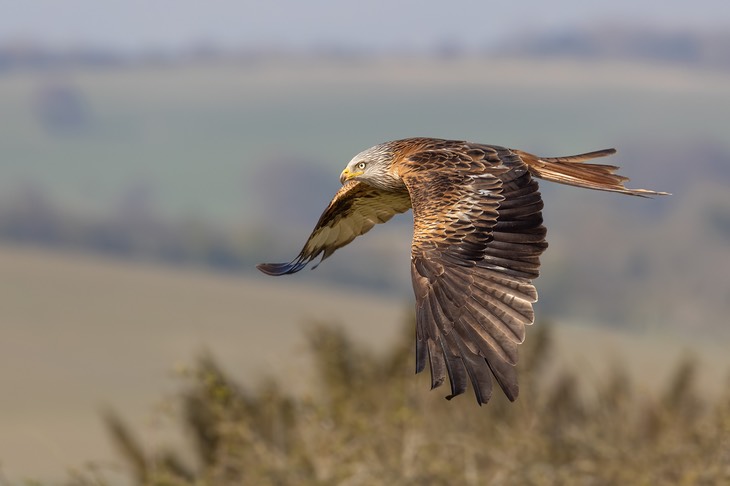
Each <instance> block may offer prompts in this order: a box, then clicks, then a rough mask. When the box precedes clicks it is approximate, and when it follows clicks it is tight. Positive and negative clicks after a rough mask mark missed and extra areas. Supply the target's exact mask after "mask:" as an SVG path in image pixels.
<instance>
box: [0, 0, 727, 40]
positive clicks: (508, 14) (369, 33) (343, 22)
mask: <svg viewBox="0 0 730 486" xmlns="http://www.w3.org/2000/svg"><path fill="white" fill-rule="evenodd" d="M0 12H2V15H0V42H3V41H8V40H33V41H43V42H46V43H49V44H55V45H58V46H61V47H68V46H74V45H79V44H87V45H88V44H94V45H101V46H106V47H114V48H123V49H137V48H167V47H176V46H181V45H186V44H190V43H193V42H200V41H211V42H213V43H218V44H224V45H248V46H277V47H304V48H306V47H312V46H324V45H343V46H348V47H361V48H411V49H414V48H415V49H418V48H428V47H433V46H435V45H439V44H441V43H444V42H453V43H458V44H461V45H464V46H466V47H482V46H485V45H488V44H489V43H490V42H493V41H494V40H497V39H503V38H505V37H515V36H518V35H520V34H521V33H523V32H529V31H533V30H547V29H560V28H566V27H574V26H580V25H589V26H591V25H597V24H599V23H600V22H603V21H608V22H622V23H629V24H639V25H652V26H656V27H659V28H661V27H671V28H682V27H690V28H697V27H703V28H708V29H717V30H719V29H721V28H723V27H724V28H726V29H727V28H730V1H728V0H692V1H689V0H612V1H610V2H608V1H602V2H595V1H594V2H592V1H585V0H556V1H544V0H523V1H516V2H510V1H493V2H488V1H483V0H482V1H478V0H451V1H448V2H447V1H416V0H406V1H395V0H368V1H360V2H348V1H331V0H302V1H295V0H261V1H249V0H208V1H204V0H0Z"/></svg>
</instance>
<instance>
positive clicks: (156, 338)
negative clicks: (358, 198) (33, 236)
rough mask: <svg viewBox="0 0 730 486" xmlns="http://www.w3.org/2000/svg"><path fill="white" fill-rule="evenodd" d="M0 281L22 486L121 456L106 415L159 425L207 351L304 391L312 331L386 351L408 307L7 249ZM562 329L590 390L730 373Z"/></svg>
mask: <svg viewBox="0 0 730 486" xmlns="http://www.w3.org/2000/svg"><path fill="white" fill-rule="evenodd" d="M0 275H2V278H0V332H1V333H2V336H3V339H2V340H0V383H3V394H2V415H0V430H2V431H3V433H2V440H0V464H1V465H2V468H3V472H4V473H5V474H6V475H7V476H9V477H10V478H11V479H18V478H20V477H24V476H34V477H60V476H61V475H62V472H63V471H64V469H65V467H67V466H71V465H79V464H81V463H82V462H83V461H84V460H88V459H104V458H109V457H111V452H110V449H109V446H108V444H107V440H106V437H105V435H104V432H103V430H102V427H101V425H100V421H99V416H98V412H99V409H100V407H102V406H103V405H104V404H110V405H113V406H114V407H115V408H116V409H118V410H120V411H121V412H122V413H124V414H125V416H126V417H128V418H129V419H130V420H131V421H133V422H134V423H143V422H144V423H149V422H145V420H144V418H145V417H149V415H150V414H151V412H152V411H153V408H154V405H155V403H156V400H159V399H160V397H161V395H162V394H163V392H165V391H167V392H170V391H171V390H172V389H174V387H173V385H174V384H175V382H174V381H173V380H171V379H170V373H169V371H170V370H171V369H173V368H174V367H175V366H176V365H179V364H180V363H186V362H190V360H191V359H192V358H193V357H194V355H195V353H196V352H199V351H200V350H201V349H203V348H208V349H209V350H210V351H211V352H213V353H214V354H215V355H216V356H217V357H218V358H219V360H220V362H221V364H222V365H223V366H224V367H225V368H226V369H227V370H228V371H229V372H230V374H231V375H232V376H233V377H234V378H235V379H237V380H239V381H241V382H243V383H255V382H256V381H257V380H259V379H260V378H261V376H262V374H263V373H269V372H274V373H275V374H276V375H278V376H280V377H284V380H285V382H287V383H291V384H292V385H293V386H295V387H297V388H298V389H304V387H305V383H304V382H305V381H306V376H307V373H306V371H303V370H306V360H305V358H303V357H302V356H301V355H302V350H303V346H302V341H301V328H302V325H303V323H305V322H306V321H307V320H317V319H319V320H327V321H329V322H332V321H335V322H338V321H340V322H342V323H343V324H344V325H345V326H347V329H348V331H349V332H351V333H352V334H353V335H354V336H355V337H356V338H358V340H361V341H364V342H366V343H368V344H370V345H372V346H374V347H376V349H378V348H379V349H385V348H386V347H387V346H390V345H391V344H392V343H393V342H394V341H395V340H396V336H397V334H398V333H399V332H400V323H401V322H402V320H403V319H402V318H403V316H404V315H405V314H406V312H407V309H409V308H410V305H409V304H406V303H404V302H400V301H393V300H387V299H383V298H374V297H371V296H368V295H361V294H360V293H359V292H360V291H350V290H348V289H346V288H332V287H314V286H309V285H308V279H307V276H306V272H305V273H304V274H303V275H302V276H299V277H296V278H293V279H277V280H274V279H267V278H263V277H262V278H246V279H244V278H232V277H226V276H221V275H214V274H211V273H207V272H203V271H197V270H170V269H162V268H157V267H153V266H146V265H142V264H133V265H132V264H125V263H120V262H110V261H102V260H98V259H95V258H89V257H85V256H82V255H68V254H56V253H48V252H44V251H39V250H31V249H25V248H10V247H4V248H0ZM556 331H557V334H556V339H555V341H556V346H557V349H556V352H555V356H554V358H553V362H554V363H555V366H556V368H561V367H564V366H576V367H578V368H579V369H580V370H581V372H582V375H583V377H584V378H585V379H588V380H591V381H592V380H599V381H600V380H601V377H602V370H603V369H605V367H606V365H607V363H609V362H610V361H611V360H616V361H620V362H622V363H623V364H625V365H626V366H627V367H628V368H630V369H631V370H632V372H635V373H636V375H637V379H639V380H640V381H641V382H642V383H644V384H646V385H647V389H649V390H650V389H651V384H652V383H657V382H663V381H664V380H663V378H664V377H665V376H666V373H668V372H669V371H670V369H673V367H674V364H675V363H676V361H677V358H678V356H679V355H681V354H682V352H683V350H685V349H694V350H695V351H696V352H697V353H700V354H701V355H702V361H703V364H704V365H705V366H704V368H703V371H704V373H703V376H702V380H701V381H700V385H701V387H702V388H703V389H704V390H706V391H713V390H715V389H719V388H720V384H721V383H723V380H724V377H725V370H727V369H728V366H730V357H728V356H727V354H726V353H723V352H722V349H721V348H720V346H719V345H713V344H712V343H708V342H701V341H699V340H697V339H693V340H687V339H684V340H682V339H680V338H678V337H677V336H671V335H665V336H656V335H630V334H627V333H620V332H618V331H612V330H608V329H602V328H598V329H596V328H586V327H584V326H580V325H577V324H573V325H558V326H556ZM528 338H529V336H528ZM302 365H304V368H303V367H302ZM302 376H304V377H305V380H302ZM422 392H423V393H424V394H427V393H429V392H428V390H427V389H425V388H424V389H423V390H422ZM433 393H442V391H441V390H439V391H436V392H433ZM453 406H455V407H472V406H473V404H472V403H471V402H470V400H467V399H464V400H457V401H455V403H453ZM483 412H484V413H489V408H486V409H484V410H483ZM166 438H167V440H169V438H170V437H169V434H165V433H161V432H160V431H159V430H157V429H156V428H155V427H152V426H151V427H150V428H149V430H147V431H146V432H145V439H146V440H147V441H152V442H155V441H161V440H166Z"/></svg>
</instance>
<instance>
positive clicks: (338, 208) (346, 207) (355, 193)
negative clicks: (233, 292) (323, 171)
mask: <svg viewBox="0 0 730 486" xmlns="http://www.w3.org/2000/svg"><path fill="white" fill-rule="evenodd" d="M410 207H411V200H410V196H409V195H408V192H406V191H402V192H392V191H384V190H381V189H376V188H375V187H372V186H370V185H367V184H364V183H361V182H354V181H353V182H348V183H347V184H345V185H343V186H342V188H340V190H339V191H337V194H335V196H334V198H332V201H331V202H330V203H329V205H328V206H327V209H325V210H324V212H323V213H322V216H320V218H319V221H318V222H317V224H316V226H315V228H314V231H312V234H311V235H310V236H309V238H308V239H307V242H306V243H305V244H304V248H302V251H300V252H299V255H297V257H296V258H295V259H294V260H292V261H291V262H289V263H261V264H259V265H257V266H256V268H258V269H259V270H261V271H262V272H264V273H266V274H268V275H285V274H291V273H296V272H298V271H300V270H301V269H302V268H304V267H305V266H306V265H307V264H308V263H309V262H311V261H312V260H314V259H315V258H317V257H318V256H319V255H322V260H324V259H326V258H328V257H329V256H330V255H332V253H334V252H335V250H337V249H338V248H342V247H343V246H345V245H347V244H348V243H350V242H351V241H352V240H354V239H355V238H357V237H358V236H360V235H362V234H364V233H367V232H368V231H369V230H370V229H372V228H373V227H374V226H375V225H376V224H379V223H385V222H386V221H388V220H389V219H390V218H392V217H393V216H394V215H396V214H397V213H403V212H405V211H408V210H409V209H410Z"/></svg>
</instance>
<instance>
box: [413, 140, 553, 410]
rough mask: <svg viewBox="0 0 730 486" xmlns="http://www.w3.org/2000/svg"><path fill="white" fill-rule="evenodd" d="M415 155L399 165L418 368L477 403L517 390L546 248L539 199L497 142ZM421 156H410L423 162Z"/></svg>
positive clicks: (516, 163)
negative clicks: (469, 392)
mask: <svg viewBox="0 0 730 486" xmlns="http://www.w3.org/2000/svg"><path fill="white" fill-rule="evenodd" d="M466 148H467V149H468V150H463V149H462V150H459V151H452V152H449V151H448V150H447V151H445V152H442V153H429V154H420V155H418V156H416V157H411V160H407V161H405V162H404V165H406V166H409V165H411V170H408V169H406V170H405V171H404V177H403V180H404V182H405V184H406V186H407V187H408V190H409V191H410V194H411V200H412V203H413V213H414V235H413V245H412V254H411V275H412V279H413V288H414V291H415V294H416V314H417V327H416V372H420V371H422V370H423V369H424V368H425V366H426V361H428V362H429V364H430V368H431V385H432V388H435V387H437V386H440V385H441V384H442V383H443V381H444V379H445V377H446V375H448V377H449V381H450V383H451V394H450V395H449V396H448V397H447V398H449V399H450V398H452V397H454V396H456V395H459V394H461V393H464V391H465V390H466V387H467V381H468V380H470V381H471V383H472V386H473V388H474V393H475V395H476V399H477V402H478V403H479V404H480V405H481V404H482V403H486V402H487V401H488V400H489V399H490V397H491V394H492V380H491V376H490V373H491V375H494V377H495V379H496V380H497V383H498V384H499V385H500V387H501V388H502V390H503V391H504V393H505V395H506V396H507V397H508V398H509V399H510V400H514V399H515V398H516V397H517V394H518V384H517V374H516V370H515V364H516V363H517V346H518V344H520V343H521V342H522V341H523V340H524V338H525V325H528V324H531V323H532V322H533V320H534V314H533V310H532V303H533V302H535V301H536V300H537V292H536V291H535V287H534V286H533V285H532V283H531V281H532V279H533V278H535V277H537V275H538V267H539V256H540V254H541V253H542V252H543V251H544V250H545V248H546V247H547V243H546V242H545V228H544V226H542V215H541V210H542V200H541V197H540V193H539V192H538V189H537V183H536V182H535V181H534V180H532V178H531V177H530V174H529V172H528V170H527V167H526V166H525V165H524V163H523V162H522V161H521V159H520V157H519V155H517V154H515V153H514V152H512V151H510V150H508V149H503V148H501V147H490V146H484V145H478V146H476V145H469V146H467V147H466ZM419 158H420V160H414V159H419Z"/></svg>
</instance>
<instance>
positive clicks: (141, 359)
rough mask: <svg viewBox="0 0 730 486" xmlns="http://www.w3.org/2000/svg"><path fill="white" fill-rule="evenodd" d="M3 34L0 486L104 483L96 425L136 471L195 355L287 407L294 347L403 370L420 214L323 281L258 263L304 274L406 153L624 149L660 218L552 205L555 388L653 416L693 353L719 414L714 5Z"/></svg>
mask: <svg viewBox="0 0 730 486" xmlns="http://www.w3.org/2000/svg"><path fill="white" fill-rule="evenodd" d="M0 11H3V12H5V13H4V14H3V15H2V16H0V288H1V289H2V291H1V292H0V335H1V336H2V337H1V338H0V383H2V391H1V392H0V484H3V481H6V482H9V483H12V484H14V482H15V481H21V480H24V479H27V478H37V479H41V480H44V481H50V482H54V481H55V482H60V481H63V480H64V478H67V477H68V475H69V474H70V473H69V471H71V472H72V473H73V471H77V472H78V470H84V468H85V467H87V466H89V464H102V465H110V466H109V467H110V468H114V467H117V466H114V465H115V464H117V463H116V462H115V461H116V459H115V457H116V456H115V449H114V446H113V444H112V443H110V441H109V440H108V438H107V434H106V431H105V428H104V425H103V424H102V420H101V419H100V411H101V410H105V409H107V408H109V407H111V408H114V409H116V410H119V412H120V413H121V414H123V415H124V416H125V417H128V418H129V420H130V421H131V422H133V423H134V424H135V425H136V426H138V427H139V429H140V430H139V434H140V437H141V438H142V439H141V440H142V442H143V443H144V446H145V447H147V448H148V449H154V448H155V447H158V445H159V444H169V443H173V444H175V443H179V442H182V441H184V438H181V437H184V434H182V433H181V432H178V431H176V430H174V427H171V426H170V425H169V423H167V421H166V420H165V418H164V417H166V416H167V414H168V412H166V410H168V409H169V408H170V407H173V408H174V396H175V393H176V390H177V389H178V383H177V382H176V379H175V378H174V377H173V376H171V374H172V375H176V374H178V373H180V372H181V371H180V370H185V369H187V368H186V366H187V364H188V363H190V362H192V361H194V359H195V356H196V355H198V353H200V352H202V350H207V351H208V352H209V353H211V354H212V355H214V356H216V359H217V360H218V361H219V362H220V363H221V366H222V367H223V368H225V369H226V370H228V372H229V374H230V376H231V377H232V378H233V379H235V380H237V381H239V382H241V383H244V384H246V383H249V384H250V383H256V382H257V381H258V380H260V379H262V377H263V376H274V377H276V379H277V380H279V382H280V383H282V384H284V385H285V386H286V387H287V389H291V390H293V393H298V394H305V395H306V394H307V393H308V392H307V390H308V389H310V387H309V385H308V382H307V380H306V379H304V380H303V379H302V376H305V377H306V376H309V373H310V368H312V367H311V366H310V365H311V363H310V361H311V360H309V359H308V358H307V357H306V354H307V353H306V352H305V345H304V342H305V338H304V337H303V336H304V335H303V332H302V328H303V327H305V326H306V323H307V322H313V321H321V322H329V323H333V324H338V325H341V326H343V327H344V328H345V329H347V332H348V333H349V334H348V335H351V336H352V337H353V339H354V340H355V341H356V342H358V343H362V345H365V346H370V347H371V348H372V349H374V350H376V351H378V350H379V351H383V350H386V349H390V347H392V346H394V345H395V343H397V342H398V339H399V336H401V334H402V332H403V326H402V325H401V323H402V321H404V319H406V320H407V316H408V315H409V312H410V310H411V308H412V292H411V288H410V279H409V261H408V253H409V245H410V235H411V224H412V219H411V216H410V215H403V216H401V217H398V218H395V220H394V222H393V223H390V224H388V225H384V226H382V227H378V228H375V229H374V230H373V231H372V232H371V233H369V234H368V235H366V236H365V237H363V238H361V239H359V240H358V241H356V242H355V244H353V245H351V246H350V247H347V248H344V249H342V250H340V251H339V252H338V253H337V254H336V255H335V256H333V257H332V258H331V259H330V260H328V261H327V262H326V264H324V265H322V266H321V267H320V268H318V269H317V270H316V271H315V272H308V271H304V272H301V273H300V274H297V275H295V276H292V277H289V278H280V279H271V278H266V277H264V276H262V275H258V274H257V273H256V271H255V268H254V265H255V264H256V263H258V262H262V261H285V260H288V259H291V258H292V257H294V256H295V255H296V253H297V252H298V251H299V249H300V248H301V245H302V244H303V243H304V241H305V238H306V237H307V236H308V234H309V231H310V230H311V229H312V227H313V225H314V223H315V222H316V221H317V218H318V216H319V214H320V213H321V211H322V210H323V209H324V207H325V206H326V204H327V203H328V202H329V200H330V198H331V196H332V195H333V194H334V192H335V191H336V190H337V188H338V186H339V183H338V176H339V173H340V171H341V170H342V168H343V167H344V165H345V164H346V163H347V162H348V161H349V160H350V159H351V157H352V156H353V155H355V154H356V153H358V152H360V151H361V150H363V149H365V148H368V147H370V146H372V145H375V144H377V143H380V142H383V141H386V140H392V139H397V138H404V137H410V136H432V137H440V138H456V139H466V140H472V141H479V142H485V143H493V144H497V145H504V146H508V147H514V148H519V149H522V150H526V151H530V152H533V153H536V154H539V155H545V156H556V155H569V154H575V153H581V152H586V151H590V150H596V149H602V148H608V147H616V148H617V149H618V154H617V155H616V156H614V157H612V159H611V161H610V162H608V163H611V164H616V165H620V166H621V167H622V171H621V173H622V174H624V175H627V176H629V177H631V178H632V182H631V183H629V186H630V187H641V188H648V189H654V190H660V191H668V192H671V193H672V194H673V195H672V196H671V197H665V198H659V199H653V200H644V199H640V198H629V197H623V196H620V195H616V194H607V193H598V192H590V191H586V190H580V189H576V188H572V187H564V186H556V185H554V184H550V183H542V184H541V189H542V193H543V195H544V199H545V212H544V213H545V219H546V226H547V228H548V240H549V242H550V248H549V249H548V251H547V253H546V254H545V255H544V259H543V262H544V263H543V270H542V276H541V277H540V279H539V280H538V281H537V285H538V290H539V292H540V302H539V303H538V305H537V313H538V316H539V317H538V322H540V319H541V318H542V319H543V320H544V319H549V320H551V321H552V322H553V323H554V324H553V325H552V326H551V327H552V328H553V329H554V333H555V336H556V337H555V338H554V343H555V346H556V347H557V348H556V349H557V350H558V351H556V352H555V353H554V360H553V366H565V367H570V366H572V367H573V368H580V369H581V370H583V373H582V374H581V376H580V379H583V380H585V381H586V382H587V383H588V384H587V385H586V386H588V387H590V383H591V382H592V381H595V380H596V379H597V377H599V376H602V375H601V373H602V372H601V370H603V369H604V368H605V367H607V366H609V364H610V363H614V362H617V361H618V362H621V363H623V364H624V365H625V366H626V369H627V372H628V373H630V374H631V375H633V379H635V380H637V382H638V383H641V384H642V385H641V386H640V389H641V390H643V391H645V392H646V393H650V391H651V390H653V389H654V388H653V387H656V386H658V385H657V383H660V382H662V380H663V379H664V378H665V377H666V375H667V373H668V371H670V370H669V369H670V368H671V367H672V366H671V365H672V364H673V363H675V362H676V361H677V360H678V359H679V357H681V356H684V355H685V353H692V354H694V355H695V356H697V357H698V363H699V364H698V366H699V368H698V369H700V370H702V371H701V372H699V373H698V385H697V386H698V387H700V389H701V390H702V394H703V396H710V397H713V396H718V395H720V393H721V391H722V390H724V389H725V387H726V381H727V373H726V372H727V370H728V369H729V367H730V357H728V355H727V353H726V352H725V348H726V346H724V345H723V343H725V342H726V341H725V340H726V339H727V338H728V337H729V335H728V329H727V323H728V314H729V312H730V285H728V284H729V282H728V274H729V273H730V195H729V194H730V137H729V136H728V134H730V110H729V108H730V34H729V32H730V3H728V2H725V1H722V0H697V1H695V2H692V4H691V5H690V4H689V3H687V2H679V1H676V2H674V1H673V2H667V1H658V0H652V1H646V2H638V3H637V2H634V1H629V0H614V1H612V2H600V3H595V2H594V3H587V2H578V1H573V0H564V1H560V2H557V3H556V2H550V3H545V2H538V1H535V0H530V1H527V2H519V3H499V4H489V5H488V4H486V3H484V2H474V1H466V0H464V1H455V2H449V4H448V6H446V4H442V3H438V2H415V1H404V2H399V3H396V4H394V3H393V2H386V1H381V0H373V1H371V2H365V3H361V4H357V5H355V4H350V3H343V2H330V1H324V0H315V1H310V2H306V3H302V2H290V1H285V0H275V1H269V2H262V3H259V2H234V1H220V2H215V4H212V3H206V4H204V3H203V2H195V1H192V0H176V1H172V0H159V1H157V2H154V3H152V4H151V3H150V2H144V1H141V0H127V1H125V2H103V3H101V2H93V1H91V0H69V1H65V2H54V1H51V0H46V1H43V0H29V1H25V2H7V1H0ZM529 339H530V334H528V340H529ZM410 352H412V350H411V351H410ZM523 356H524V354H523ZM307 363H310V365H308V364H307ZM404 366H405V367H406V368H407V371H408V372H410V371H411V368H410V366H411V364H410V361H408V362H407V363H406V364H405V365H404ZM175 370H177V371H175ZM418 383H419V385H423V386H419V388H418V389H417V390H416V391H415V392H414V393H415V394H416V395H415V396H417V397H418V396H422V397H425V396H427V395H429V392H428V390H427V385H426V384H425V383H423V382H420V381H419V382H418ZM430 395H438V399H439V400H441V395H443V394H442V393H441V391H440V390H439V391H436V392H431V393H430ZM171 397H172V398H171ZM429 399H431V397H429ZM469 400H471V398H468V399H466V398H465V399H461V400H457V401H456V403H451V404H450V406H452V407H464V408H466V407H468V408H470V409H471V408H476V407H473V403H467V402H468V401H469ZM171 403H173V405H171ZM476 412H478V413H479V414H482V415H484V414H489V413H490V410H489V407H487V408H486V409H482V410H479V411H476ZM170 413H172V412H170ZM161 417H162V418H161ZM725 444H726V443H725ZM725 447H727V444H726V446H725ZM120 481H122V482H123V480H120Z"/></svg>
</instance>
